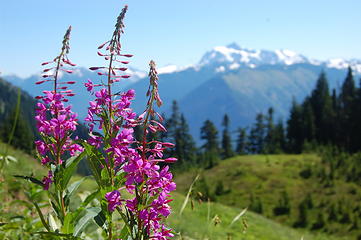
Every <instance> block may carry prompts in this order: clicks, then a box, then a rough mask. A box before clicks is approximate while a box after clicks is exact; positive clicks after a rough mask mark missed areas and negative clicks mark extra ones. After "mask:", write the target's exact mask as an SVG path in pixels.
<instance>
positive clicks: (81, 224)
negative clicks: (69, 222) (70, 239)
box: [73, 207, 101, 236]
mask: <svg viewBox="0 0 361 240" xmlns="http://www.w3.org/2000/svg"><path fill="white" fill-rule="evenodd" d="M85 211H86V213H85V215H84V216H83V217H82V218H80V219H79V221H78V222H77V224H76V225H75V227H74V233H73V236H80V234H81V233H82V232H83V231H84V229H85V227H86V226H87V225H88V224H89V223H90V222H91V221H92V220H93V218H94V217H95V216H97V215H98V214H99V212H100V211H101V208H99V207H91V208H87V209H86V210H85Z"/></svg>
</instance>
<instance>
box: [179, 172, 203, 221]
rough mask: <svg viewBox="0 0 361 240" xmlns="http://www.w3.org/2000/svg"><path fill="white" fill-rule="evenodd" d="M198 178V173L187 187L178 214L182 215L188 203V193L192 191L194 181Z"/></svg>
mask: <svg viewBox="0 0 361 240" xmlns="http://www.w3.org/2000/svg"><path fill="white" fill-rule="evenodd" d="M198 178H199V174H197V176H196V177H195V178H194V180H193V182H192V184H191V185H190V187H189V189H188V193H187V195H186V197H185V199H184V202H183V204H182V207H181V209H180V211H179V215H180V216H181V215H182V213H183V211H184V209H185V207H186V206H187V203H188V201H189V197H190V195H191V193H192V190H193V185H194V184H195V183H196V181H197V180H198Z"/></svg>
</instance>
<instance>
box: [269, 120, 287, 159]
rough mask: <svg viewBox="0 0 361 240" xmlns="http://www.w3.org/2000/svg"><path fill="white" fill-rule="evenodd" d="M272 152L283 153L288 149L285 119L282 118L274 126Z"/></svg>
mask: <svg viewBox="0 0 361 240" xmlns="http://www.w3.org/2000/svg"><path fill="white" fill-rule="evenodd" d="M273 147H274V149H273V151H272V153H282V152H284V151H285V150H286V137H285V129H284V127H283V121H282V120H281V119H280V120H279V121H278V123H277V124H276V126H275V128H274V144H273Z"/></svg>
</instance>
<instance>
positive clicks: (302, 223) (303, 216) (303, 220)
mask: <svg viewBox="0 0 361 240" xmlns="http://www.w3.org/2000/svg"><path fill="white" fill-rule="evenodd" d="M306 205H307V204H306V203H305V202H304V201H302V202H301V203H300V204H299V205H298V218H297V221H296V222H295V223H294V225H293V226H294V227H300V228H305V227H307V225H308V212H307V206H306Z"/></svg>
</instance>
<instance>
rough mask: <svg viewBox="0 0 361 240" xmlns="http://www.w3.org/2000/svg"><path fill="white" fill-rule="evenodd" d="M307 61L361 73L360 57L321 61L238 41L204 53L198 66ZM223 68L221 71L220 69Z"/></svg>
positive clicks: (231, 67) (228, 66)
mask: <svg viewBox="0 0 361 240" xmlns="http://www.w3.org/2000/svg"><path fill="white" fill-rule="evenodd" d="M300 63H307V64H312V65H317V66H319V65H324V66H325V67H328V68H336V69H345V68H347V67H348V66H351V68H352V69H353V70H354V71H356V72H357V73H361V60H358V59H351V60H345V59H340V58H339V59H330V60H327V61H320V60H316V59H309V58H307V57H305V56H303V55H301V54H298V53H296V52H294V51H291V50H288V49H278V50H274V51H270V50H255V49H248V48H241V47H240V46H239V45H237V44H236V43H232V44H229V45H227V46H218V47H214V48H213V49H212V50H211V51H208V52H207V53H205V54H204V55H203V57H202V58H201V60H200V62H199V63H198V67H204V66H209V65H215V66H216V67H215V72H223V71H225V70H235V69H238V68H240V67H249V68H255V67H258V66H261V65H286V66H289V65H293V64H300ZM220 70H221V71H220Z"/></svg>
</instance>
